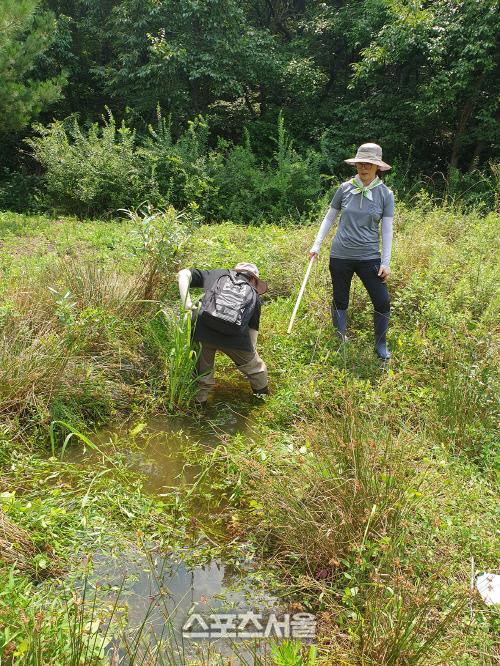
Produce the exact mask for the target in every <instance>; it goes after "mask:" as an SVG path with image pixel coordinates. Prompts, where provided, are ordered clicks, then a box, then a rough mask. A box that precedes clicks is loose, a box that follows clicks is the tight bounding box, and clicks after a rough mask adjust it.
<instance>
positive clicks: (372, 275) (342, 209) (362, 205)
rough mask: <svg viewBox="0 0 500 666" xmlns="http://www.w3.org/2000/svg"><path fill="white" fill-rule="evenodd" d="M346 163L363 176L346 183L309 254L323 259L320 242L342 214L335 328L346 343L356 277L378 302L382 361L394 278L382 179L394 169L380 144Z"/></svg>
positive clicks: (387, 194)
mask: <svg viewBox="0 0 500 666" xmlns="http://www.w3.org/2000/svg"><path fill="white" fill-rule="evenodd" d="M345 162H347V163H348V164H353V165H355V166H356V170H357V172H358V174H357V176H355V177H354V178H352V179H351V180H348V181H347V182H345V183H342V185H341V186H340V187H339V188H338V190H337V191H336V192H335V194H334V196H333V199H332V202H331V204H330V209H329V210H328V212H327V214H326V215H325V218H324V220H323V222H322V224H321V227H320V229H319V231H318V234H317V236H316V240H315V241H314V245H313V246H312V248H311V250H310V252H309V255H310V256H311V257H313V256H314V257H317V256H318V254H319V250H320V247H321V243H322V242H323V240H324V238H325V236H326V235H327V233H328V232H329V230H330V228H331V227H332V225H333V222H334V221H335V219H336V217H337V215H338V214H339V213H340V221H339V225H338V230H337V233H336V234H335V237H334V239H333V242H332V247H331V251H330V275H331V278H332V287H333V299H332V322H333V326H334V327H335V329H336V331H337V332H338V334H339V335H340V337H341V339H342V340H343V341H344V340H346V329H347V307H348V305H349V291H350V287H351V281H352V277H353V275H354V273H356V275H358V277H359V278H360V279H361V281H362V282H363V285H364V286H365V289H366V290H367V292H368V294H369V296H370V298H371V301H372V303H373V309H374V315H373V326H374V333H375V350H376V352H377V354H378V356H379V357H380V358H382V359H388V358H390V353H389V351H388V349H387V343H386V333H387V329H388V326H389V314H390V301H389V293H388V291H387V284H386V283H387V280H388V278H389V275H390V273H391V270H390V267H389V266H390V260H391V245H392V222H393V217H394V195H393V193H392V191H391V190H390V189H389V188H388V187H387V186H386V185H384V183H383V182H382V180H381V179H380V178H379V174H380V173H381V172H383V171H388V170H389V169H390V168H391V167H390V166H389V164H386V163H385V162H383V161H382V148H381V147H380V146H378V145H377V144H376V143H364V144H363V145H362V146H360V147H359V148H358V151H357V153H356V157H353V158H352V159H348V160H345ZM379 227H381V236H382V254H381V253H380V238H379Z"/></svg>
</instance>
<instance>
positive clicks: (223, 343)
mask: <svg viewBox="0 0 500 666" xmlns="http://www.w3.org/2000/svg"><path fill="white" fill-rule="evenodd" d="M190 271H191V287H201V288H202V289H203V290H205V291H206V290H207V289H211V287H212V286H213V285H214V283H215V282H216V281H217V280H218V279H219V278H220V277H221V276H222V275H229V271H228V270H226V269H223V268H215V269H214V270H212V271H203V270H200V269H199V268H191V269H190ZM259 323H260V298H257V305H256V306H255V310H254V313H253V315H252V318H251V319H250V321H249V323H248V326H249V328H253V329H254V331H258V330H259ZM193 339H194V340H197V341H198V342H208V343H209V344H211V345H215V346H216V347H219V348H221V349H224V348H226V349H242V350H243V351H252V350H253V346H252V341H251V340H250V333H249V332H248V329H247V330H246V331H245V332H244V333H238V334H237V335H225V334H224V333H219V331H214V330H213V328H209V327H208V326H207V325H206V324H205V323H204V322H202V321H200V320H197V322H196V327H195V331H194V334H193Z"/></svg>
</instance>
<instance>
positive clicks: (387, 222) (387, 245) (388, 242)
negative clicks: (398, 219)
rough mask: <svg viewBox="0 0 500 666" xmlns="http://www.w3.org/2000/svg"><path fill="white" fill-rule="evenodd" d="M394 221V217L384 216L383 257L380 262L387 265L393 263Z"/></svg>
mask: <svg viewBox="0 0 500 666" xmlns="http://www.w3.org/2000/svg"><path fill="white" fill-rule="evenodd" d="M392 223H393V218H392V217H383V218H382V259H381V260H380V264H381V265H382V266H387V267H389V266H390V263H391V250H392Z"/></svg>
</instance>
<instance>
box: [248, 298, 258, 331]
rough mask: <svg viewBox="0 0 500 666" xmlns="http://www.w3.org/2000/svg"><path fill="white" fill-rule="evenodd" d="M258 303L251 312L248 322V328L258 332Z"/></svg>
mask: <svg viewBox="0 0 500 666" xmlns="http://www.w3.org/2000/svg"><path fill="white" fill-rule="evenodd" d="M260 307H261V306H260V302H257V305H256V306H255V310H254V311H253V314H252V317H251V319H250V321H249V322H248V327H249V328H253V330H254V331H258V330H259V325H260Z"/></svg>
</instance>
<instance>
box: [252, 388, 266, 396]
mask: <svg viewBox="0 0 500 666" xmlns="http://www.w3.org/2000/svg"><path fill="white" fill-rule="evenodd" d="M252 392H253V395H254V397H255V398H263V397H264V396H265V395H269V386H264V388H261V389H252Z"/></svg>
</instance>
